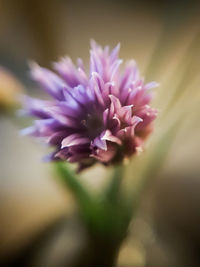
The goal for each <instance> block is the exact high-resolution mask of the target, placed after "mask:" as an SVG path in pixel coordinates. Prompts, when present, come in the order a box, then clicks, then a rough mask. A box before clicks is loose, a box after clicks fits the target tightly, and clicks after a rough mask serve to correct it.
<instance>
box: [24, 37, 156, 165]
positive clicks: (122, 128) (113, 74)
mask: <svg viewBox="0 0 200 267" xmlns="http://www.w3.org/2000/svg"><path fill="white" fill-rule="evenodd" d="M119 49H120V46H119V45H117V46H116V47H115V48H114V49H113V50H112V51H111V52H110V50H109V47H108V46H106V47H104V48H102V47H101V46H99V45H97V44H96V43H95V42H94V41H92V42H91V51H90V71H89V73H86V71H85V68H84V65H83V62H82V60H80V59H78V62H77V65H75V64H74V63H73V62H72V60H71V59H70V58H68V57H66V58H62V59H61V60H60V61H59V62H57V63H54V65H53V66H54V69H55V71H56V72H57V73H58V74H55V73H54V72H52V71H50V70H47V69H45V68H42V67H40V66H38V65H37V64H32V66H31V69H32V70H31V76H32V78H33V79H34V80H35V81H36V82H38V83H39V85H40V86H41V87H42V88H43V89H44V90H45V91H46V92H47V93H48V94H49V95H50V96H51V100H50V101H43V100H40V99H33V98H29V97H26V98H25V101H24V106H25V110H26V112H27V113H28V114H29V115H31V116H34V117H36V118H37V120H35V122H34V126H32V127H29V128H27V129H25V130H24V132H25V133H26V134H30V135H32V136H35V137H39V138H42V139H43V140H45V142H46V143H48V144H49V145H50V146H53V147H54V152H53V153H52V154H51V155H50V156H49V159H51V160H58V159H60V160H66V161H68V162H76V163H79V170H81V169H83V168H85V167H88V166H91V165H93V164H94V163H95V162H97V161H99V162H101V163H103V164H104V165H109V164H114V163H119V162H121V161H122V160H123V159H124V158H127V157H130V156H131V155H132V154H134V153H136V152H137V151H140V150H141V149H142V147H143V143H144V140H145V139H146V137H147V136H148V135H149V133H150V132H151V131H152V121H153V120H154V119H155V118H156V113H157V111H156V110H155V109H152V108H151V107H150V106H149V103H150V102H151V99H152V93H151V90H150V89H151V88H154V87H156V86H157V83H155V82H150V83H148V84H144V81H143V79H142V78H140V75H139V70H138V68H137V66H136V64H135V62H134V61H133V60H132V61H128V62H127V63H126V67H125V69H124V71H123V73H121V72H120V70H119V66H120V65H121V63H122V60H121V59H119V58H118V52H119Z"/></svg>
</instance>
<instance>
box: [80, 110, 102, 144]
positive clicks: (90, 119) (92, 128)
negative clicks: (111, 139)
mask: <svg viewBox="0 0 200 267" xmlns="http://www.w3.org/2000/svg"><path fill="white" fill-rule="evenodd" d="M81 124H82V125H84V127H85V129H86V134H87V136H89V137H90V138H91V139H93V138H95V137H97V136H98V135H99V134H100V133H101V132H102V131H103V122H102V118H101V116H100V114H95V113H94V114H87V117H86V118H85V119H83V120H82V121H81Z"/></svg>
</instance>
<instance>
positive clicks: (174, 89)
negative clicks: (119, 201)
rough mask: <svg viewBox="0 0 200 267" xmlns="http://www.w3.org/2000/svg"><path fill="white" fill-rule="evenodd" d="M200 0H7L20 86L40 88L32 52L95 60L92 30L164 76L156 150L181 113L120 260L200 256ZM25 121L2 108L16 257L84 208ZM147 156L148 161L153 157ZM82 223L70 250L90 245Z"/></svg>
mask: <svg viewBox="0 0 200 267" xmlns="http://www.w3.org/2000/svg"><path fill="white" fill-rule="evenodd" d="M198 2H199V1H192V0H190V1H189V0H188V1H187V0H182V1H176V0H174V1H172V0H168V1H164V0H163V1H159V0H149V1H148V0H146V1H144V0H141V1H139V0H138V1H136V0H132V1H131V0H123V1H122V0H101V1H97V0H93V1H92V0H91V1H90V0H85V1H84V0H82V1H81V0H79V1H78V0H71V1H70V0H68V1H67V0H57V1H56V0H29V1H26V0H16V1H14V0H0V64H1V65H2V66H4V67H5V68H7V69H8V70H9V71H10V72H11V73H12V74H13V75H14V76H15V77H16V79H17V80H18V82H17V83H18V85H17V87H18V88H19V87H21V88H20V90H23V91H27V92H28V94H30V95H36V96H38V95H41V92H40V91H39V90H38V88H37V87H35V84H33V83H32V81H31V80H30V78H29V73H28V64H27V62H28V61H29V60H34V61H37V62H38V63H39V64H41V65H43V66H46V67H51V63H52V62H53V61H55V60H57V59H59V57H61V56H62V55H70V56H71V57H72V59H74V60H75V59H76V58H77V57H81V58H83V60H84V61H86V62H88V57H89V52H88V51H89V49H88V48H89V42H90V39H91V38H93V39H95V40H96V41H97V42H99V43H100V44H102V45H107V44H109V45H110V46H114V45H116V44H117V43H118V42H120V43H121V52H120V56H121V58H123V59H125V60H126V59H129V58H134V59H135V60H136V61H137V63H138V66H139V68H140V70H141V73H142V75H144V76H145V77H146V80H147V81H150V80H156V81H158V82H159V83H160V87H159V88H158V89H156V90H155V92H154V94H155V97H154V106H155V107H157V108H158V110H159V117H158V119H157V122H156V126H155V132H154V134H153V136H152V138H151V139H150V140H149V144H147V150H148V145H149V146H150V144H151V143H155V142H156V140H157V139H158V138H159V136H161V135H162V132H163V131H164V130H166V129H168V128H169V127H170V125H171V122H173V121H174V120H175V119H176V118H178V117H179V116H181V117H182V124H181V126H180V127H179V129H178V131H177V133H176V135H174V140H173V144H172V146H171V147H170V150H169V153H168V157H167V159H166V161H165V163H164V165H163V168H162V170H160V172H159V174H158V175H157V176H156V177H155V178H154V179H153V180H152V183H150V185H149V187H148V189H147V190H146V193H145V195H144V196H143V199H142V203H141V205H140V208H139V211H138V214H137V217H136V219H135V220H134V221H133V223H132V224H131V227H130V235H129V237H128V238H127V240H126V241H125V242H124V244H123V246H122V249H121V251H120V255H119V259H118V261H119V266H137V267H143V266H148V267H151V266H152V267H165V266H166V267H169V266H170V267H178V266H181V267H184V266H187V267H188V266H191V267H193V266H200V254H199V251H200V177H199V176H200V175H199V174H200V167H199V165H200V139H199V138H200V122H199V114H200V107H199V103H200V90H199V84H200V18H199V14H200V5H199V3H198ZM13 79H14V78H13ZM8 80H9V79H8ZM7 82H8V84H7V85H6V86H7V87H11V86H13V88H14V87H15V85H13V84H12V83H9V82H10V81H6V80H5V77H3V76H1V74H0V88H6V86H5V85H4V87H3V85H2V84H3V83H4V84H5V83H7ZM0 90H1V89H0ZM13 90H15V88H14V89H13ZM0 97H1V94H0ZM10 97H12V94H11V95H10ZM2 98H3V97H2ZM0 100H1V99H0ZM26 123H27V122H25V121H22V122H20V124H19V120H18V121H16V120H14V119H12V118H11V117H10V116H3V115H2V116H0V255H1V258H5V257H7V258H9V257H10V255H12V258H14V257H15V255H17V253H20V252H19V251H21V250H23V248H25V247H26V246H27V245H28V244H30V243H31V241H32V240H33V239H34V237H35V236H36V235H37V234H38V233H40V232H41V231H42V230H44V229H46V228H47V227H48V225H49V224H51V223H52V222H54V221H55V220H56V219H57V218H59V217H60V216H62V215H65V214H71V213H73V210H74V209H75V203H74V201H73V199H72V197H71V195H70V193H69V192H67V191H66V188H63V187H62V185H61V184H60V183H59V182H58V181H57V180H56V179H54V175H53V173H52V171H51V168H50V166H49V165H48V164H44V163H42V162H41V157H42V156H43V155H44V154H45V153H46V152H47V149H46V148H45V147H41V146H40V145H39V144H37V143H35V142H34V141H33V140H30V139H29V138H24V137H21V136H20V135H19V128H20V127H23V126H24V125H26ZM164 142H165V141H164ZM166 142H167V140H166ZM151 149H152V148H151ZM160 149H161V150H162V146H161V147H160ZM144 154H146V152H144ZM140 157H145V155H144V156H143V155H141V156H140ZM149 157H150V156H147V158H149ZM138 162H139V163H138V164H140V165H141V166H142V164H144V162H145V159H144V160H143V159H139V160H138ZM136 163H137V159H136ZM136 163H135V162H134V164H130V165H129V166H128V171H127V172H128V173H127V180H126V181H125V183H126V184H127V185H130V184H131V186H134V182H135V181H134V177H135V174H136V172H137V168H135V167H134V166H135V164H136ZM157 164H159V161H158V163H157ZM140 168H141V167H140ZM105 176H106V170H105V169H104V168H103V167H101V166H96V167H94V168H92V169H91V170H89V171H85V172H84V173H83V174H82V181H83V183H85V184H87V186H89V187H90V188H91V190H98V189H99V188H100V187H101V185H102V184H104V183H105ZM72 225H74V224H73V223H72ZM79 228H80V227H79V226H77V229H75V228H73V229H72V230H71V232H70V231H69V232H67V236H68V237H69V236H70V238H71V239H70V242H69V244H68V253H69V254H70V253H71V254H70V255H76V251H77V250H79V249H80V247H81V246H83V243H84V234H83V233H82V232H81V230H80V229H79ZM56 240H57V239H56ZM63 246H64V245H63V243H62V242H61V241H60V240H57V241H55V242H54V247H53V249H52V251H54V253H51V257H52V258H51V262H53V261H55V259H57V258H59V257H61V256H58V255H63V254H62V253H65V254H66V252H65V251H63ZM55 251H56V252H55ZM13 255H14V256H13ZM73 257H74V258H75V256H73ZM71 262H73V260H71ZM4 266H8V265H6V264H5V263H4ZM37 266H43V267H44V266H45V267H46V265H44V264H43V265H39V263H38V265H37ZM48 266H54V265H50V264H49V265H48ZM48 266H47V267H48ZM55 266H57V267H58V265H55ZM59 266H60V265H59ZM67 266H71V265H70V263H69V265H67Z"/></svg>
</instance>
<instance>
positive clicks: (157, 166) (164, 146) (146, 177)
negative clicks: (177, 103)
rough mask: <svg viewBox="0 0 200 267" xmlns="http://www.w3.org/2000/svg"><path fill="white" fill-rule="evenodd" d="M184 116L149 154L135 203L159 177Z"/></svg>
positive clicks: (175, 122)
mask: <svg viewBox="0 0 200 267" xmlns="http://www.w3.org/2000/svg"><path fill="white" fill-rule="evenodd" d="M183 117H184V116H183V115H182V116H181V117H179V118H178V119H176V120H175V121H174V122H173V124H172V125H171V127H170V128H169V129H168V130H167V131H166V132H165V133H164V134H162V135H161V137H160V139H159V140H158V142H156V144H155V145H154V146H153V148H152V149H151V150H150V151H149V154H148V157H149V159H148V162H147V164H146V167H145V168H144V169H143V170H142V173H141V174H140V178H139V181H140V182H139V185H138V186H137V188H136V190H134V193H132V194H133V198H134V202H135V201H136V203H138V201H139V198H140V196H141V195H142V193H143V192H144V191H145V189H146V188H147V187H148V185H149V184H150V183H152V179H155V177H156V176H157V175H158V173H159V171H160V170H161V168H162V167H163V164H164V162H165V160H166V158H167V156H168V153H169V151H170V148H171V146H172V143H173V141H174V138H175V136H176V134H177V132H178V129H179V127H180V125H181V122H182V120H183Z"/></svg>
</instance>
